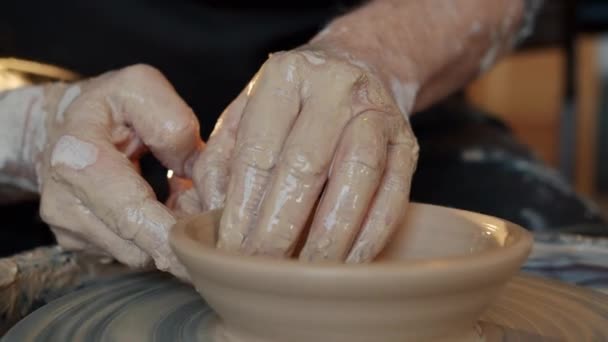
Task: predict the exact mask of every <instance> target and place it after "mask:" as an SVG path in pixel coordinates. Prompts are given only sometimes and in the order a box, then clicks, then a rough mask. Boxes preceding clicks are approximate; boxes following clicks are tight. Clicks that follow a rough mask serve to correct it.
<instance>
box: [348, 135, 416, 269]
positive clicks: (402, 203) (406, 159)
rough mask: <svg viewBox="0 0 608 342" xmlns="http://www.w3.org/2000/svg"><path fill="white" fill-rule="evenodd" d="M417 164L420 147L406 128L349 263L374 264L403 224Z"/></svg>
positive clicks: (390, 156) (391, 151)
mask: <svg viewBox="0 0 608 342" xmlns="http://www.w3.org/2000/svg"><path fill="white" fill-rule="evenodd" d="M417 160H418V144H417V143H416V139H415V137H414V135H413V134H412V132H411V130H410V129H409V125H407V127H406V129H404V130H402V131H401V133H400V134H399V138H398V139H396V140H395V141H393V143H392V144H390V145H389V148H388V158H387V165H386V171H385V172H384V175H383V178H382V181H381V186H380V188H379V190H378V192H377V194H376V196H375V198H374V200H373V203H372V206H371V208H370V211H369V213H368V214H367V217H366V218H365V221H364V223H363V225H362V227H361V231H360V233H359V235H358V237H357V239H356V240H355V243H354V244H353V248H352V249H351V250H350V252H349V254H348V257H347V259H346V261H347V262H348V263H361V262H368V261H371V260H373V259H374V258H375V257H376V256H377V255H378V253H380V252H381V251H382V249H383V248H384V246H385V245H386V244H387V242H388V240H389V239H390V237H391V235H392V234H393V233H394V232H395V230H396V229H397V228H398V227H399V226H400V225H401V224H402V223H403V220H404V218H405V211H406V210H405V209H406V207H407V204H408V200H409V194H410V186H411V181H412V176H413V174H414V171H415V168H416V162H417Z"/></svg>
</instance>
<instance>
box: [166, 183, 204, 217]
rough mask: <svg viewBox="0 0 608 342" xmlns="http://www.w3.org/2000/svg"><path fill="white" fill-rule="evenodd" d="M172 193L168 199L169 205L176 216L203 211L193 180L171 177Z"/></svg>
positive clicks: (170, 186)
mask: <svg viewBox="0 0 608 342" xmlns="http://www.w3.org/2000/svg"><path fill="white" fill-rule="evenodd" d="M169 188H170V192H171V195H170V196H169V199H168V200H167V207H168V208H169V209H171V211H172V212H173V215H175V216H176V217H178V218H180V217H184V216H188V215H193V214H196V213H199V212H201V205H200V201H199V198H198V194H197V192H196V189H194V187H193V184H192V181H191V180H189V179H185V178H180V177H176V176H173V177H171V178H169Z"/></svg>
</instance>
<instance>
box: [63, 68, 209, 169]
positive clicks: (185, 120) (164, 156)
mask: <svg viewBox="0 0 608 342" xmlns="http://www.w3.org/2000/svg"><path fill="white" fill-rule="evenodd" d="M91 83H92V84H96V82H91ZM97 84H100V85H99V86H98V87H97V88H93V89H89V90H87V91H86V92H83V94H85V95H83V96H81V97H79V98H77V99H76V100H75V101H74V103H73V104H72V105H71V106H70V107H69V109H68V112H73V113H83V112H89V115H91V116H98V115H99V113H95V112H92V113H91V110H90V109H91V108H96V109H97V111H102V112H103V114H107V113H111V120H112V123H113V125H107V124H106V126H112V127H113V128H114V130H120V129H121V128H120V127H121V126H123V125H124V126H127V127H130V128H132V129H133V131H134V132H135V133H136V135H137V137H138V138H139V139H141V141H142V142H143V144H144V145H145V146H146V147H147V148H148V149H150V150H151V152H152V153H153V154H154V156H155V157H156V158H158V159H159V161H160V162H161V163H163V165H164V166H166V167H167V168H169V169H172V170H174V171H175V172H176V174H177V175H180V176H187V177H190V176H191V174H190V173H191V168H192V163H193V160H194V158H195V157H196V155H197V153H198V151H199V150H200V148H201V146H202V141H201V139H200V132H199V123H198V120H197V119H196V116H195V115H194V113H193V112H192V109H191V108H190V107H188V105H187V104H186V103H185V102H184V101H183V100H182V99H181V98H180V97H179V95H178V94H177V93H176V92H175V89H174V88H173V87H172V86H171V84H170V83H169V81H167V79H166V78H165V77H164V76H163V75H162V74H161V73H160V72H159V71H158V70H156V69H154V68H152V67H149V66H145V65H136V66H132V67H128V68H125V69H122V70H120V71H118V72H115V73H112V74H111V75H109V76H108V77H105V78H103V80H100V81H99V82H97ZM91 120H93V118H92V119H91ZM94 120H97V121H98V120H100V119H99V118H94ZM79 121H82V120H79ZM105 134H106V135H107V134H109V135H110V136H111V137H113V139H114V135H116V132H107V133H105ZM122 134H123V135H124V133H122ZM119 135H120V134H119ZM137 145H138V144H137V143H132V144H128V146H126V147H124V150H125V151H128V152H130V153H134V152H135V151H137V150H140V148H139V147H138V146H137Z"/></svg>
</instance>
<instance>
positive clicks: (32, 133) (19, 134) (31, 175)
mask: <svg viewBox="0 0 608 342" xmlns="http://www.w3.org/2000/svg"><path fill="white" fill-rule="evenodd" d="M45 118H46V110H45V89H44V87H41V86H32V87H24V88H21V89H17V90H12V91H6V92H3V93H0V131H1V134H0V136H1V137H2V138H1V140H2V141H1V144H0V183H1V184H2V185H0V186H3V187H6V186H11V187H13V188H18V189H20V190H22V191H27V192H38V180H37V179H36V173H35V168H36V165H39V163H38V162H37V161H36V160H35V159H36V157H37V156H38V154H39V153H40V151H41V150H42V148H43V147H44V145H45V144H46V127H45Z"/></svg>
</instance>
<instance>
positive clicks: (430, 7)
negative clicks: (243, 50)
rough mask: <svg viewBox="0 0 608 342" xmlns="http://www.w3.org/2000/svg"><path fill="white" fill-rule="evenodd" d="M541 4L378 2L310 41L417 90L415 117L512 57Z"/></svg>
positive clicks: (536, 0) (526, 0)
mask: <svg viewBox="0 0 608 342" xmlns="http://www.w3.org/2000/svg"><path fill="white" fill-rule="evenodd" d="M541 5H542V0H496V1H486V0H456V1H454V0H429V1H407V0H405V1H404V0H375V1H371V2H370V3H368V4H367V5H365V6H363V7H361V8H359V9H357V10H355V11H353V12H351V13H349V14H347V15H345V16H342V17H340V18H337V19H335V20H334V21H333V22H332V23H330V25H329V26H328V27H327V28H326V29H325V30H323V31H322V32H321V33H319V34H318V35H317V36H316V37H315V38H314V39H313V41H312V42H313V44H319V45H321V46H332V47H334V48H335V49H338V50H342V51H348V52H349V53H350V54H351V55H352V56H353V57H354V58H356V59H359V60H363V61H365V62H366V63H369V64H372V65H374V66H375V67H376V69H377V70H376V71H377V74H378V75H379V76H380V77H381V78H383V80H384V81H385V83H386V84H387V86H391V87H392V89H393V91H395V90H396V89H395V88H397V89H398V88H399V87H395V84H398V82H401V83H408V84H410V85H415V86H416V88H417V89H418V92H417V96H416V101H415V104H414V111H416V110H420V109H423V108H424V107H426V106H428V105H430V104H432V103H433V102H435V101H437V100H439V99H440V98H442V97H444V96H445V95H447V94H449V93H450V92H452V91H454V90H456V89H457V88H459V87H461V86H462V85H463V84H465V83H466V82H467V81H469V80H470V79H471V78H473V77H475V76H476V75H477V74H478V73H480V72H483V71H484V70H486V69H487V68H489V67H490V66H491V65H492V64H493V63H494V62H495V61H496V60H498V59H499V57H501V56H502V55H504V54H505V53H507V52H509V50H510V49H511V47H512V46H513V45H515V44H516V43H517V42H518V41H520V40H521V39H522V38H524V37H525V36H526V35H527V34H529V32H530V31H531V28H532V25H533V20H534V16H535V14H536V12H537V10H538V9H539V8H540V6H541ZM395 96H396V97H398V94H395Z"/></svg>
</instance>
